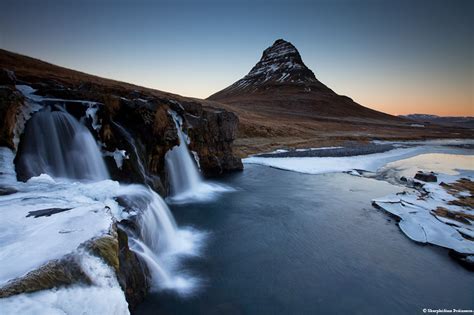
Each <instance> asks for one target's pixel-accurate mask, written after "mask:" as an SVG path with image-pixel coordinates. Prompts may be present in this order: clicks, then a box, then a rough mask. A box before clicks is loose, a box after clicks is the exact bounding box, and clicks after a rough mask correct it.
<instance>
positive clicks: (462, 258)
mask: <svg viewBox="0 0 474 315" xmlns="http://www.w3.org/2000/svg"><path fill="white" fill-rule="evenodd" d="M449 256H450V257H451V258H453V259H455V260H456V261H457V262H459V263H460V264H461V266H463V267H464V268H466V269H468V270H470V271H474V255H467V254H461V253H458V252H456V251H455V250H452V249H450V250H449Z"/></svg>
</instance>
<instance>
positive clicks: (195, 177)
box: [165, 111, 232, 203]
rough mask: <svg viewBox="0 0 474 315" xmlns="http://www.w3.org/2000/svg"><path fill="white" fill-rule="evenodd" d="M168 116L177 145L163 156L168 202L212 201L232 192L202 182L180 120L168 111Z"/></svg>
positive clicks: (222, 187)
mask: <svg viewBox="0 0 474 315" xmlns="http://www.w3.org/2000/svg"><path fill="white" fill-rule="evenodd" d="M170 114H171V115H172V117H173V120H174V122H175V124H176V130H177V132H178V137H179V145H177V146H174V147H173V148H172V149H171V150H169V151H168V152H167V153H166V155H165V164H166V170H167V172H168V178H169V182H170V190H171V194H170V197H169V198H168V200H169V201H170V202H172V203H185V202H191V201H205V200H209V199H213V198H214V195H215V194H216V193H219V192H227V191H232V189H231V188H229V187H225V186H222V185H217V184H214V183H209V182H204V181H203V179H202V176H201V174H200V173H199V171H198V168H197V165H196V161H195V160H194V159H193V157H192V156H191V153H190V152H189V149H188V143H189V139H188V137H187V135H186V134H185V133H184V132H183V130H182V127H183V126H182V125H183V122H182V119H181V117H179V116H178V114H176V113H175V112H173V111H170Z"/></svg>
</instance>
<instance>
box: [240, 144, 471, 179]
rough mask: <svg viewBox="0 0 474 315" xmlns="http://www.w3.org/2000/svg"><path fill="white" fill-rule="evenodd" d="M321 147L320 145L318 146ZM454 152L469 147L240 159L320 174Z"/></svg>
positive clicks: (364, 168) (461, 151)
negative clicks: (431, 154) (346, 154)
mask: <svg viewBox="0 0 474 315" xmlns="http://www.w3.org/2000/svg"><path fill="white" fill-rule="evenodd" d="M319 149H321V148H319ZM447 152H449V153H455V154H466V153H467V154H469V153H470V154H472V151H469V150H463V149H457V148H450V147H441V146H429V145H426V146H414V147H408V148H396V149H394V150H390V151H387V152H383V153H374V154H367V155H357V156H348V157H259V156H252V157H248V158H246V159H243V163H245V164H260V165H266V166H270V167H274V168H278V169H283V170H288V171H294V172H300V173H305V174H323V173H335V172H349V171H351V170H354V169H356V170H365V171H370V172H375V171H377V170H378V169H379V168H381V167H382V166H384V165H386V164H387V163H390V162H394V161H397V160H401V159H406V158H410V157H413V156H416V155H420V154H423V153H447Z"/></svg>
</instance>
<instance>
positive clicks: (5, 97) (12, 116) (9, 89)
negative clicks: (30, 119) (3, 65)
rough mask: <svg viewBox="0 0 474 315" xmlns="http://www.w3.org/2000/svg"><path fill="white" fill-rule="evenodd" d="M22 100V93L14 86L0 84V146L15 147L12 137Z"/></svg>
mask: <svg viewBox="0 0 474 315" xmlns="http://www.w3.org/2000/svg"><path fill="white" fill-rule="evenodd" d="M23 102H24V99H23V97H22V95H21V94H20V93H19V92H18V91H16V89H15V87H14V86H7V85H3V86H0V121H1V127H0V146H5V147H8V148H10V149H15V144H14V142H13V139H14V137H15V126H16V123H17V113H18V111H19V110H20V108H21V106H22V105H23Z"/></svg>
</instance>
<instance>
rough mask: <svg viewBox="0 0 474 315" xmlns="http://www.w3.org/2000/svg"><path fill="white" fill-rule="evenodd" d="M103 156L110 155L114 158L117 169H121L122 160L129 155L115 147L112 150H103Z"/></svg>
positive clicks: (126, 158)
mask: <svg viewBox="0 0 474 315" xmlns="http://www.w3.org/2000/svg"><path fill="white" fill-rule="evenodd" d="M104 156H112V157H113V158H114V160H115V165H117V168H118V169H120V170H121V169H122V166H123V160H124V159H125V160H128V159H129V158H130V156H129V155H128V154H127V151H125V150H119V149H115V151H114V152H105V153H104Z"/></svg>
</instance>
